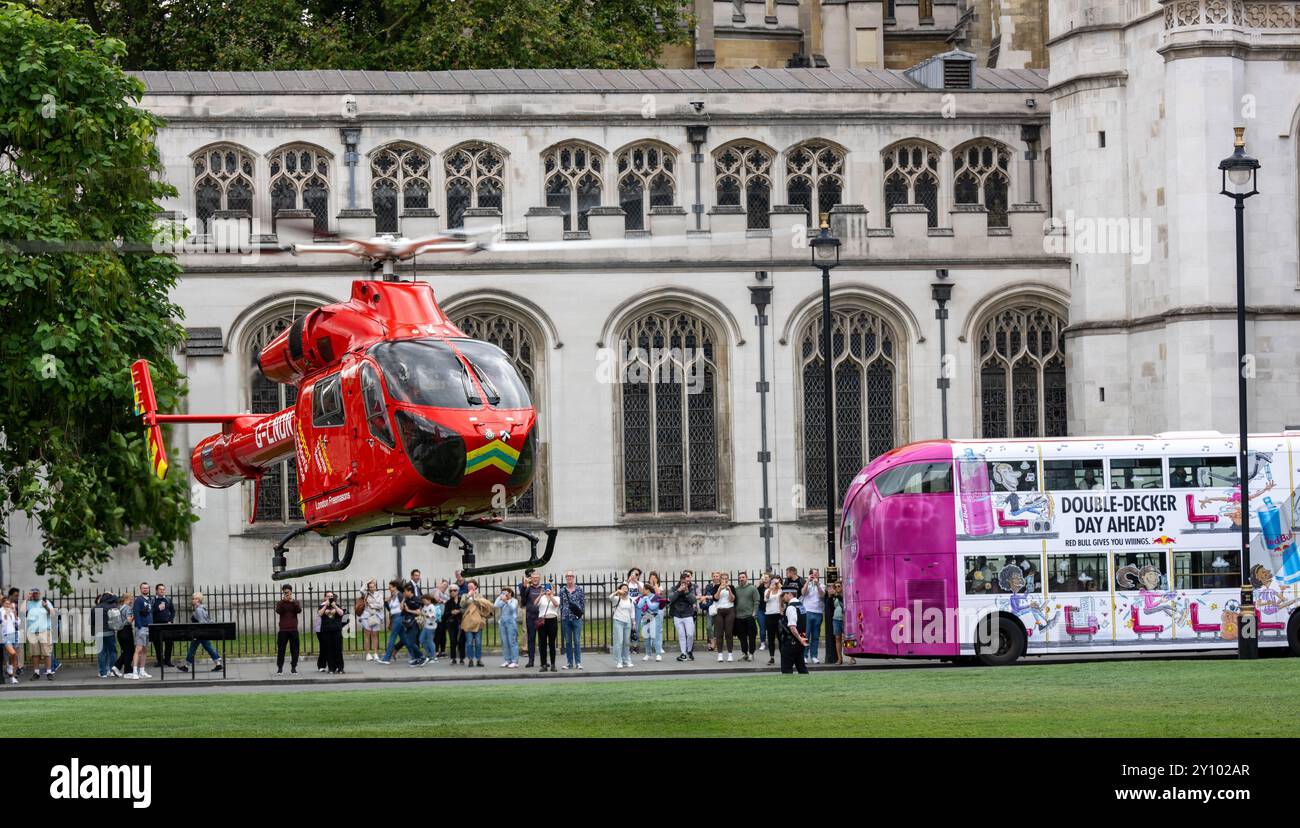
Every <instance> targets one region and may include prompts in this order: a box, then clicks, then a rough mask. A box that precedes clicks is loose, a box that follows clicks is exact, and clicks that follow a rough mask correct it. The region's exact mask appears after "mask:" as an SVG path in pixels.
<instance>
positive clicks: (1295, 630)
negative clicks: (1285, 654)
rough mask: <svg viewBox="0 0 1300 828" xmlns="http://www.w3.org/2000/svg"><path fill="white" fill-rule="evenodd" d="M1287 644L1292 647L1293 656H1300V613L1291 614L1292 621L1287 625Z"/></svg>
mask: <svg viewBox="0 0 1300 828" xmlns="http://www.w3.org/2000/svg"><path fill="white" fill-rule="evenodd" d="M1286 643H1287V644H1288V645H1290V647H1291V655H1294V656H1300V612H1292V613H1291V621H1290V622H1289V623H1288V624H1287V625H1286Z"/></svg>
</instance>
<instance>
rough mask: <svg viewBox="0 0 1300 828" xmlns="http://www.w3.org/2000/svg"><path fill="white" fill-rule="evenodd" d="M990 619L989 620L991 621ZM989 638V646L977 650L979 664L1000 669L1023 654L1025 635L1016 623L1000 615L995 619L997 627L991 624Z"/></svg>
mask: <svg viewBox="0 0 1300 828" xmlns="http://www.w3.org/2000/svg"><path fill="white" fill-rule="evenodd" d="M991 620H992V619H990V621H991ZM989 626H990V627H992V629H991V630H990V632H991V633H992V635H990V636H989V642H990V644H989V646H988V647H981V648H979V650H978V657H979V660H980V662H981V663H983V664H987V665H988V666H990V667H1001V666H1003V665H1006V664H1011V663H1012V662H1014V661H1015V660H1016V659H1018V658H1020V657H1021V656H1022V655H1024V654H1025V646H1026V644H1027V642H1026V641H1025V633H1024V631H1023V630H1021V629H1020V627H1019V626H1018V625H1017V624H1016V622H1014V621H1012V620H1011V619H1010V618H1007V617H1006V616H1005V615H1000V616H998V618H997V626H996V627H994V626H993V625H992V624H990V625H989Z"/></svg>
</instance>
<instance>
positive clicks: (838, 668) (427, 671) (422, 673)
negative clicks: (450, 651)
mask: <svg viewBox="0 0 1300 828" xmlns="http://www.w3.org/2000/svg"><path fill="white" fill-rule="evenodd" d="M734 657H735V660H734V661H721V662H720V661H718V657H717V653H712V652H709V651H708V650H706V649H702V648H701V649H697V650H696V652H695V661H693V662H690V661H688V662H679V661H677V652H676V651H675V650H674V651H671V652H666V653H664V657H663V661H654V660H651V661H643V660H642V656H641V655H634V656H633V657H632V658H633V661H632V664H633V666H632V667H631V668H618V667H615V666H614V657H613V656H612V655H611V654H610V653H608V652H602V651H592V652H584V653H583V654H582V664H583V667H584V669H582V670H566V669H564V666H563V663H561V665H560V669H559V670H558V671H556V672H554V673H551V672H547V673H542V672H541V671H540V669H539V667H540V662H539V664H538V666H535V667H533V668H532V669H528V668H526V667H524V666H523V665H524V664H527V656H526V655H525V656H524V660H523V661H521V663H520V666H519V667H518V668H515V669H507V668H503V667H501V666H500V665H501V657H500V656H499V655H497V654H495V653H493V654H490V655H488V656H487V657H485V658H484V659H483V665H484V666H483V667H466V666H463V665H459V664H455V665H453V664H452V663H451V662H450V660H449V659H439V660H438V661H437V662H430V663H429V664H427V665H425V666H422V667H411V666H409V665H408V664H407V663H406V659H405V658H404V657H402V655H401V651H399V655H398V657H396V658H394V659H393V661H392V663H391V664H387V665H385V664H380V663H378V662H375V661H366V660H365V657H364V656H360V657H358V656H356V655H349V656H347V657H346V658H345V661H344V670H345V672H344V673H343V674H342V675H330V674H328V673H322V672H318V671H317V668H316V657H315V656H314V655H313V656H308V657H304V658H303V659H302V661H301V662H300V663H299V665H298V673H296V674H294V673H291V672H290V668H289V663H288V662H287V661H286V663H285V667H284V673H283V674H277V673H276V667H275V660H274V659H271V658H264V657H263V658H245V659H233V658H232V659H228V660H227V662H226V675H225V677H224V678H223V677H222V674H221V673H220V672H215V673H214V672H211V669H212V662H210V661H208V660H207V658H206V656H205V655H203V654H200V658H201V659H202V660H200V661H199V662H198V664H197V668H198V669H197V670H196V671H194V672H191V673H182V672H180V671H179V670H170V669H169V670H166V671H165V672H164V671H163V670H160V669H159V668H157V667H153V666H150V667H148V668H146V669H147V670H148V671H149V672H150V673H151V674H152V675H153V678H151V679H139V680H130V679H121V678H114V677H110V678H100V677H99V675H98V672H97V670H96V668H95V666H94V665H93V664H90V663H82V662H78V663H65V664H64V665H63V666H62V667H61V668H60V670H59V671H58V673H56V674H55V676H54V680H53V681H50V680H48V679H46V678H45V677H44V676H42V677H41V678H40V680H39V681H33V680H32V679H31V673H30V671H28V672H24V674H23V675H22V677H21V678H20V679H19V683H18V684H8V683H6V684H4V685H3V687H2V688H0V698H4V697H11V698H12V697H17V698H39V697H41V696H46V697H49V695H51V694H52V695H54V696H96V695H104V694H114V695H116V694H126V693H140V692H143V693H146V694H157V693H171V692H188V691H193V692H200V693H210V692H237V693H244V692H278V691H280V690H287V691H298V690H344V689H355V690H360V689H370V688H377V687H384V686H390V685H394V684H401V685H409V684H414V683H429V682H462V683H466V682H468V683H473V684H485V683H493V682H497V681H556V680H558V681H583V680H595V681H629V680H636V679H638V678H679V677H680V678H718V679H722V678H725V677H727V676H733V675H751V676H753V675H772V674H779V673H780V659H779V658H778V659H777V662H776V664H773V665H769V664H768V663H767V657H768V653H767V652H766V651H760V652H759V654H758V656H757V657H756V658H755V660H754V661H752V662H748V661H742V660H741V656H740V653H736V654H735V656H734ZM1230 657H1235V653H1204V652H1202V653H1195V652H1192V653H1156V654H1142V653H1132V654H1125V655H1123V656H1121V657H1118V658H1117V657H1116V656H1114V655H1113V654H1103V653H1097V654H1083V655H1044V656H1036V657H1033V658H1026V659H1022V660H1021V662H1020V663H1019V664H1017V665H1014V666H1012V667H1002V668H997V669H1018V668H1020V667H1022V666H1031V665H1035V664H1038V665H1051V664H1068V663H1078V662H1088V661H1100V660H1129V661H1138V660H1164V661H1173V660H1178V659H1183V658H1230ZM561 662H563V656H561ZM808 669H809V671H810V672H813V673H820V672H844V671H871V670H898V669H908V670H915V669H938V670H942V669H964V668H963V667H960V666H958V665H955V664H952V663H948V662H942V661H939V660H937V659H905V658H871V659H868V658H859V659H858V660H857V662H856V663H852V662H850V663H846V664H843V665H839V664H809V665H808Z"/></svg>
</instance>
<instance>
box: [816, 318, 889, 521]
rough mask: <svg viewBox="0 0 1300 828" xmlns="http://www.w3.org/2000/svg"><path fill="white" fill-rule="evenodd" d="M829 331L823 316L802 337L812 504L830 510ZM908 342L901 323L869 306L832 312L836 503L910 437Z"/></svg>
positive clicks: (832, 390)
mask: <svg viewBox="0 0 1300 828" xmlns="http://www.w3.org/2000/svg"><path fill="white" fill-rule="evenodd" d="M821 331H822V318H821V314H818V315H817V316H816V317H814V318H813V319H811V320H809V321H808V323H807V324H806V325H805V326H804V328H803V332H802V334H801V336H800V338H799V370H800V376H801V379H802V383H801V393H802V396H803V399H802V406H803V480H804V496H805V501H804V503H805V506H806V508H809V509H825V508H826V466H827V462H828V461H827V458H826V384H825V377H824V371H825V362H824V359H823V350H822V347H821ZM900 345H901V340H900V338H899V335H898V332H897V329H896V328H895V327H894V326H893V325H892V324H890V323H889V322H888V321H886V320H885V319H883V318H882V317H880V316H879V315H877V314H875V313H872V312H871V311H869V310H867V309H866V308H855V307H848V308H833V309H832V310H831V352H832V354H833V356H832V359H831V372H832V380H831V382H832V389H831V395H830V397H831V420H832V422H834V424H835V458H834V460H833V463H834V468H835V481H836V489H837V491H836V492H835V500H836V503H838V502H839V498H840V496H841V495H843V494H844V492H845V491H847V489H848V486H849V483H850V482H851V481H852V480H853V478H854V477H855V476H856V475H857V473H858V472H859V471H861V470H862V467H863V466H865V465H866V464H867V462H868V461H869V460H871V459H872V458H873V457H878V456H879V455H881V454H883V453H885V452H886V451H889V450H890V449H891V448H893V447H894V446H896V445H898V444H899V443H900V442H901V441H902V438H903V435H902V434H901V429H900V405H899V399H900V391H899V383H900V382H901V381H902V370H901V367H900V359H899V354H898V349H899V347H900Z"/></svg>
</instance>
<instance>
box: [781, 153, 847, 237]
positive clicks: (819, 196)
mask: <svg viewBox="0 0 1300 828" xmlns="http://www.w3.org/2000/svg"><path fill="white" fill-rule="evenodd" d="M785 176H786V178H785V190H786V201H788V202H789V203H791V204H797V205H799V206H800V207H803V208H804V210H805V211H806V212H807V215H808V226H809V227H813V226H816V225H817V223H818V222H817V217H818V216H820V215H821V214H822V213H829V212H830V211H831V208H832V207H834V206H835V205H837V204H840V203H842V202H843V201H844V153H843V151H841V150H840V149H839V148H838V147H834V146H831V145H830V144H827V143H824V142H819V141H812V142H809V143H807V144H801V145H800V146H797V147H795V148H794V149H792V150H790V151H789V152H788V153H786V161H785Z"/></svg>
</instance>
